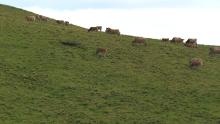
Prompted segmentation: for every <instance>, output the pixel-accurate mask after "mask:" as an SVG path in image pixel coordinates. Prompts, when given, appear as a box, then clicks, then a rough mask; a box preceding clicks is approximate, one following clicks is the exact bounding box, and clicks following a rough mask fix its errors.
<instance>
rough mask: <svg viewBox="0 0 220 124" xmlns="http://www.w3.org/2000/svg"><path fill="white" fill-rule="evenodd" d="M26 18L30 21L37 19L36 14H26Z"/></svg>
mask: <svg viewBox="0 0 220 124" xmlns="http://www.w3.org/2000/svg"><path fill="white" fill-rule="evenodd" d="M26 20H27V21H30V22H33V21H35V20H36V17H35V16H26Z"/></svg>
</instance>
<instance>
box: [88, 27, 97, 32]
mask: <svg viewBox="0 0 220 124" xmlns="http://www.w3.org/2000/svg"><path fill="white" fill-rule="evenodd" d="M91 31H95V32H97V31H99V29H98V27H90V28H89V29H88V32H91Z"/></svg>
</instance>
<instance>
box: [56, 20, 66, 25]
mask: <svg viewBox="0 0 220 124" xmlns="http://www.w3.org/2000/svg"><path fill="white" fill-rule="evenodd" d="M56 22H57V24H65V22H64V21H63V20H56Z"/></svg>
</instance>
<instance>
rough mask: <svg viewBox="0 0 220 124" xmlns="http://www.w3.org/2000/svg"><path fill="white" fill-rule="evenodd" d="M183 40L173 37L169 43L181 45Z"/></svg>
mask: <svg viewBox="0 0 220 124" xmlns="http://www.w3.org/2000/svg"><path fill="white" fill-rule="evenodd" d="M183 41H184V39H182V38H180V37H174V38H173V39H172V40H171V41H170V42H171V43H183Z"/></svg>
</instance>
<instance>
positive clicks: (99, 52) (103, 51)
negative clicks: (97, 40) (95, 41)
mask: <svg viewBox="0 0 220 124" xmlns="http://www.w3.org/2000/svg"><path fill="white" fill-rule="evenodd" d="M106 54H107V48H97V49H96V55H98V56H99V57H105V56H106Z"/></svg>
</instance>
